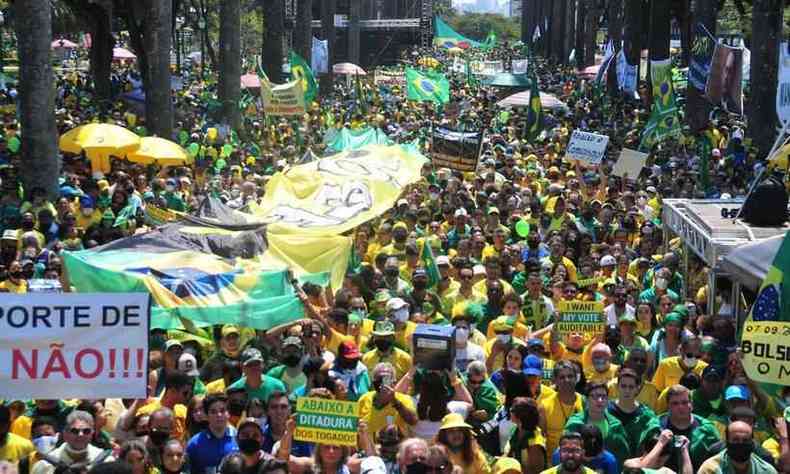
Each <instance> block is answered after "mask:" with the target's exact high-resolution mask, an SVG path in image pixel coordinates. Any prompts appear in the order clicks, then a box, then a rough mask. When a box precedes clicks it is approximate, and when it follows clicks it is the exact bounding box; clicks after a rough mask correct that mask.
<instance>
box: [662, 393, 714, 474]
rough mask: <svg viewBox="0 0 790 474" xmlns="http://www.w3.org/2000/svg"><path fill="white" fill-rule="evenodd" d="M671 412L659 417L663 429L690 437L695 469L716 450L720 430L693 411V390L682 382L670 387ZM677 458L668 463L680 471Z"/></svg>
mask: <svg viewBox="0 0 790 474" xmlns="http://www.w3.org/2000/svg"><path fill="white" fill-rule="evenodd" d="M667 406H668V410H669V411H668V412H667V413H666V414H664V415H662V416H661V417H660V418H659V419H658V424H659V425H660V426H661V429H662V430H664V429H669V430H671V431H672V433H674V435H675V436H685V437H686V438H688V440H689V455H690V457H691V463H692V465H693V468H694V471H696V470H697V469H699V467H700V465H702V463H703V462H705V460H706V459H708V458H709V457H711V456H713V455H714V454H716V453H715V450H714V449H713V448H714V445H715V444H716V443H718V442H719V441H720V439H719V431H718V430H717V429H716V426H715V425H714V424H713V423H711V422H710V421H708V420H706V419H704V418H702V417H700V416H697V415H695V414H694V413H692V404H691V391H690V390H689V389H688V388H686V387H684V386H683V385H673V386H671V387H670V388H669V390H668V391H667ZM673 464H675V460H674V459H670V460H669V462H668V463H667V467H668V468H670V469H673V470H675V471H678V466H676V465H673Z"/></svg>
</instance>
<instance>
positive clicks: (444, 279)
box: [436, 255, 461, 315]
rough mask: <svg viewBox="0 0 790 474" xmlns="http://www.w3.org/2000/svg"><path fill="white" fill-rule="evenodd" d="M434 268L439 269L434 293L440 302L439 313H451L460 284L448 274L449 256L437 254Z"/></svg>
mask: <svg viewBox="0 0 790 474" xmlns="http://www.w3.org/2000/svg"><path fill="white" fill-rule="evenodd" d="M436 268H437V269H438V270H439V282H438V283H437V285H436V294H437V296H439V301H440V302H441V303H442V308H441V313H442V314H446V315H450V314H452V310H453V306H454V305H455V298H456V297H457V296H458V290H460V289H461V284H460V283H459V282H458V281H456V280H455V279H453V277H452V276H450V257H448V256H447V255H439V256H438V257H436Z"/></svg>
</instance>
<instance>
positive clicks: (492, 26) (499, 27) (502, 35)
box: [447, 13, 521, 42]
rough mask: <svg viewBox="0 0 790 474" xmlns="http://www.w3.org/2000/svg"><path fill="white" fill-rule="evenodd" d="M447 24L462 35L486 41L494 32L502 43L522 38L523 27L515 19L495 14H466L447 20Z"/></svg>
mask: <svg viewBox="0 0 790 474" xmlns="http://www.w3.org/2000/svg"><path fill="white" fill-rule="evenodd" d="M447 23H449V24H450V26H452V27H453V29H454V30H455V31H457V32H459V33H461V34H462V35H464V36H466V37H468V38H471V39H474V40H477V41H481V42H482V41H484V40H485V39H486V36H487V35H488V32H489V31H491V30H493V31H494V33H496V35H497V38H499V40H500V41H509V42H513V41H517V40H518V39H519V38H520V37H521V26H520V24H519V22H518V21H517V20H516V19H515V18H508V17H506V16H503V15H498V14H493V13H465V14H463V15H454V16H450V17H448V18H447Z"/></svg>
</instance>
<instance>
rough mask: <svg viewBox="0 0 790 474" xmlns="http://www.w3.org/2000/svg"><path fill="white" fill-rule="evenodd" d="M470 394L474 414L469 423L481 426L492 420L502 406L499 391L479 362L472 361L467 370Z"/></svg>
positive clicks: (466, 380) (483, 364) (466, 382)
mask: <svg viewBox="0 0 790 474" xmlns="http://www.w3.org/2000/svg"><path fill="white" fill-rule="evenodd" d="M464 383H465V384H466V387H467V388H468V389H469V393H470V394H471V395H472V402H473V404H472V412H471V414H470V415H469V421H470V422H471V423H472V424H473V425H480V424H482V423H484V422H486V421H488V420H490V419H491V418H492V417H493V416H494V415H495V414H496V412H497V411H498V410H499V408H500V407H501V406H502V404H501V403H500V400H499V396H500V394H499V391H498V390H497V389H496V387H495V386H494V384H493V383H492V382H491V379H489V378H488V373H487V371H486V365H485V363H483V362H480V361H479V360H476V361H472V362H470V363H469V365H468V366H467V368H466V378H465V379H464Z"/></svg>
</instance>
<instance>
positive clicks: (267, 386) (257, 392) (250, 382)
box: [228, 347, 287, 404]
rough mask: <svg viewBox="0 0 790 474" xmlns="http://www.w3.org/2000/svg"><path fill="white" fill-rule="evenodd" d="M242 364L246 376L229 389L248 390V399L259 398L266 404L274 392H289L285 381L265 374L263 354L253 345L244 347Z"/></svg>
mask: <svg viewBox="0 0 790 474" xmlns="http://www.w3.org/2000/svg"><path fill="white" fill-rule="evenodd" d="M241 365H242V372H243V373H244V376H243V377H242V378H240V379H239V380H237V381H236V382H235V383H233V384H232V385H231V386H230V387H228V390H231V389H235V388H243V389H244V390H245V391H246V392H247V400H252V399H253V398H257V399H258V400H261V401H262V402H263V403H264V404H265V403H266V402H267V401H268V400H269V396H270V395H271V394H272V393H274V392H283V393H287V391H286V389H285V384H284V383H282V382H281V381H279V380H277V379H276V378H274V377H270V376H268V375H264V373H263V354H261V351H259V350H258V349H255V348H253V347H249V348H247V349H244V352H242V353H241Z"/></svg>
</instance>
